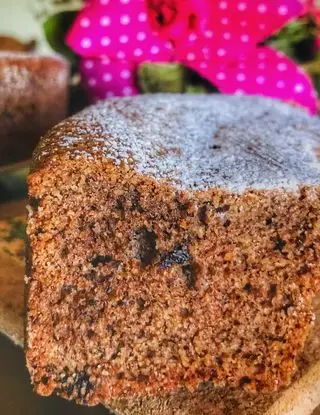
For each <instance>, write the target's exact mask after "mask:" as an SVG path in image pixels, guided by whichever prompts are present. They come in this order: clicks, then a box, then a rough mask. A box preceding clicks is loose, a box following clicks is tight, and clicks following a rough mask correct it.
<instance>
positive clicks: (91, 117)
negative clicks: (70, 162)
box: [35, 94, 320, 192]
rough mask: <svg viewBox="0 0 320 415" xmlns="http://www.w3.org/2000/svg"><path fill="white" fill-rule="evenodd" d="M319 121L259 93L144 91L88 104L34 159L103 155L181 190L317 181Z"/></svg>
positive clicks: (268, 186) (44, 142) (291, 185)
mask: <svg viewBox="0 0 320 415" xmlns="http://www.w3.org/2000/svg"><path fill="white" fill-rule="evenodd" d="M319 153H320V121H319V120H318V118H316V117H314V118H312V117H310V116H308V115H307V114H306V113H305V112H304V111H302V110H300V109H297V108H293V107H291V106H289V105H286V104H282V103H280V102H277V101H273V100H269V99H265V98H260V97H243V96H224V95H218V94H214V95H175V94H159V95H140V96H137V97H133V98H132V97H130V98H129V97H127V98H115V99H110V100H108V101H106V102H102V103H99V104H97V105H95V106H92V107H89V108H87V109H85V110H84V111H82V112H80V113H79V114H77V115H75V116H73V117H71V118H69V119H67V120H66V121H64V122H62V123H61V124H59V125H58V126H56V127H55V128H54V129H53V130H51V131H50V132H49V134H47V136H46V137H45V138H44V139H43V140H42V141H41V143H40V145H39V147H38V151H37V152H36V155H35V162H36V166H37V163H42V162H49V161H50V160H51V161H52V160H55V159H56V156H57V155H58V154H68V156H70V158H75V157H76V158H81V157H85V158H87V159H92V160H93V159H95V158H97V157H99V158H100V157H103V158H106V159H111V160H112V161H113V162H114V163H116V164H119V163H120V162H125V163H129V164H130V165H132V167H133V168H134V169H135V170H136V171H137V172H139V173H142V174H145V175H149V176H151V177H153V178H155V179H157V180H165V181H169V182H171V183H173V184H174V185H175V186H176V187H177V188H179V189H182V190H206V189H208V188H224V189H226V190H229V191H233V192H242V191H244V190H245V189H274V188H279V187H281V188H285V189H289V190H291V189H292V190H294V189H296V188H297V187H299V186H300V185H311V186H312V185H320V169H319V167H320V163H319V159H318V157H317V156H318V155H319Z"/></svg>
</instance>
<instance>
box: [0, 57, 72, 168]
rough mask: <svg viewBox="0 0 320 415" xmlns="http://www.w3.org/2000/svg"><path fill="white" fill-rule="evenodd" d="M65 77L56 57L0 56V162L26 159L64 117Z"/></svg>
mask: <svg viewBox="0 0 320 415" xmlns="http://www.w3.org/2000/svg"><path fill="white" fill-rule="evenodd" d="M68 78H69V67H68V64H67V62H65V61H64V60H62V59H60V58H57V57H50V56H41V55H33V54H28V53H24V54H23V53H20V54H19V53H18V54H17V53H8V52H6V53H4V52H2V53H0V79H1V80H0V94H1V102H0V126H1V132H0V163H4V162H6V163H9V162H13V161H18V160H22V159H23V158H26V157H30V156H31V153H32V151H33V149H34V147H35V145H36V144H37V142H38V140H39V138H40V136H41V135H42V134H44V133H45V132H46V131H47V130H48V129H49V128H50V127H52V126H53V125H55V124H56V123H58V122H59V121H61V120H62V119H63V118H65V116H66V114H67V105H68Z"/></svg>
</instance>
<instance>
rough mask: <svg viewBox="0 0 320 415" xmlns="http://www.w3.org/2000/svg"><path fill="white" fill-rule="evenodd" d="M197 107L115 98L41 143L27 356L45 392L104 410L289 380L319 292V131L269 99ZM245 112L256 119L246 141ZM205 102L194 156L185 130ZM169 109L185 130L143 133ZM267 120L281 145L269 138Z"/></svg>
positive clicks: (194, 102)
mask: <svg viewBox="0 0 320 415" xmlns="http://www.w3.org/2000/svg"><path fill="white" fill-rule="evenodd" d="M202 99H203V97H201V98H200V97H190V98H187V101H184V100H183V98H182V97H179V96H168V97H164V96H160V97H155V98H151V97H139V98H135V99H132V98H131V99H123V100H112V101H110V102H107V103H104V104H100V106H98V107H96V108H91V109H89V110H86V111H85V112H83V113H80V115H77V116H75V117H72V118H71V119H69V120H67V121H65V122H64V123H62V124H60V125H59V126H57V127H56V128H54V129H53V130H51V132H50V133H49V134H48V135H47V136H46V137H45V138H44V140H43V141H42V142H41V144H40V146H39V147H38V150H37V152H36V153H35V158H34V166H33V172H32V174H31V175H30V177H29V195H30V204H29V223H28V238H29V241H30V249H31V252H32V253H31V259H32V263H31V266H30V269H29V272H28V276H27V283H28V287H29V289H30V295H29V299H28V325H27V349H26V354H27V363H28V368H29V370H30V373H31V377H32V380H33V382H34V385H35V387H36V390H37V391H38V392H39V393H41V394H45V395H46V394H51V393H52V392H53V391H57V392H58V393H59V394H61V395H62V396H64V397H67V398H69V399H71V398H72V399H76V400H78V401H79V402H81V403H87V404H97V403H99V402H103V403H105V402H109V401H112V400H115V399H121V398H123V399H131V398H134V397H136V398H139V397H142V396H144V395H146V396H165V395H166V394H167V393H172V392H174V391H177V390H178V389H179V388H186V389H187V390H189V391H195V390H196V389H197V388H199V387H200V388H201V387H204V388H206V386H205V384H206V382H209V383H210V384H211V383H213V384H214V385H215V386H219V387H223V386H227V387H231V388H233V387H240V389H243V390H245V391H246V393H257V392H259V393H270V392H276V391H278V390H279V389H280V388H281V387H283V386H285V385H287V384H288V383H289V382H290V381H291V379H292V375H293V374H294V372H295V370H296V360H297V357H298V356H299V354H300V352H301V350H302V348H303V346H304V344H305V340H306V338H307V336H308V334H309V331H310V329H311V326H312V322H313V320H314V315H313V311H312V300H313V298H314V296H315V293H316V292H318V290H319V264H318V241H319V237H320V235H319V220H318V217H319V208H320V202H319V200H320V199H319V196H320V194H319V193H320V186H319V184H320V174H319V170H318V167H317V156H316V150H315V149H316V148H317V143H318V142H319V133H317V128H316V127H317V126H319V122H318V121H315V120H313V119H311V118H308V117H307V116H306V115H304V114H303V113H302V112H300V111H298V110H295V109H292V108H290V107H286V106H283V105H281V104H277V103H272V102H270V101H264V100H261V99H258V100H257V99H251V98H250V99H249V98H248V101H247V100H246V99H243V101H242V100H240V101H239V99H238V98H227V97H208V98H205V105H200V103H201V102H203V101H202ZM242 102H243V108H246V111H247V110H248V109H249V108H251V107H255V106H257V103H259V106H260V107H261V108H260V109H259V110H257V111H256V112H254V113H253V114H251V116H253V121H252V131H253V132H252V133H251V130H250V131H249V132H248V134H247V136H243V140H242V141H241V142H240V141H237V140H235V136H236V135H237V128H238V129H239V130H240V132H241V131H242V128H244V127H246V126H248V125H249V116H247V119H245V114H246V111H245V112H243V111H242V110H239V104H240V103H242ZM222 104H223V105H226V106H227V108H226V107H225V108H224V110H223V111H222V110H220V109H217V108H219V107H223V105H222ZM199 105H200V109H201V111H202V112H203V111H205V114H203V117H204V118H203V120H204V121H203V123H202V127H203V130H204V131H205V132H206V134H207V135H206V137H207V141H204V136H203V137H200V139H199V143H200V144H201V142H202V144H201V145H200V144H199V143H198V144H197V145H199V146H200V147H201V148H200V147H195V146H194V140H195V139H196V137H197V135H196V133H197V129H196V130H195V129H192V128H191V125H189V124H188V123H186V124H185V123H184V121H186V122H187V120H188V117H189V116H190V114H192V112H193V111H194V110H198V106H199ZM160 108H162V110H161V109H160ZM226 109H228V111H227V116H226V117H225V115H224V112H225V111H226ZM144 111H145V112H146V116H145V117H144V116H142V113H144ZM161 111H164V112H166V113H167V116H166V117H165V116H162V118H161V117H160V118H161V123H160V124H163V123H164V122H165V120H166V119H167V122H168V123H169V122H170V121H171V120H172V119H177V117H178V116H179V114H180V119H179V120H178V121H177V123H178V124H180V129H181V132H180V134H178V130H177V129H175V128H176V127H175V126H173V131H174V133H171V132H170V134H169V132H168V131H169V127H168V129H166V128H167V127H164V128H163V129H162V132H161V131H160V130H159V131H158V128H159V127H158V124H157V123H155V124H156V125H155V126H153V125H151V124H150V123H149V122H148V121H150V120H151V119H152V117H156V114H157V113H158V112H161ZM199 111H200V110H199ZM239 111H240V116H239ZM97 112H98V113H99V115H97ZM115 114H118V115H115ZM185 114H187V115H185ZM213 116H214V117H215V118H214V122H213V124H214V128H213V127H212V125H211V123H212V117H213ZM219 116H221V117H222V118H223V117H225V118H223V120H222V121H221V119H220V118H219ZM255 117H256V118H255ZM283 117H284V118H285V121H282V118H283ZM218 121H219V122H220V124H219V122H218ZM264 121H266V124H264ZM228 123H229V129H230V131H229V130H228V127H227V125H228ZM145 124H147V127H145V130H144V129H143V126H144V125H145ZM218 124H219V129H218V131H219V134H220V133H221V131H223V140H221V148H220V149H219V150H221V151H222V153H223V155H222V156H221V154H220V155H217V154H216V150H218V149H217V148H216V147H215V148H213V149H212V158H213V159H214V161H212V160H211V159H210V157H209V156H208V157H206V158H205V159H203V158H202V159H199V158H191V159H190V157H189V156H191V153H190V152H189V153H188V151H191V150H190V148H191V149H192V154H193V152H195V151H198V152H200V153H201V155H204V154H205V152H207V151H208V149H209V145H208V143H207V142H209V144H210V146H212V141H211V140H213V142H214V144H213V145H214V146H217V145H218V144H216V141H215V140H216V139H217V138H216V137H215V136H214V134H215V131H216V130H215V129H216V126H217V125H218ZM260 124H261V125H262V126H263V125H268V126H270V128H271V126H272V125H276V127H275V128H276V129H273V130H272V131H271V132H272V134H273V133H275V132H277V134H278V135H279V137H280V138H281V137H282V138H283V137H284V135H285V134H287V135H289V137H287V138H286V143H283V142H279V143H278V141H277V140H276V139H274V140H273V141H272V142H271V143H270V142H269V140H270V139H271V138H270V137H271V136H270V134H271V133H270V134H269V133H268V134H265V131H264V128H263V127H262V126H261V127H259V128H258V126H259V125H260ZM164 125H165V124H164ZM221 125H224V127H223V128H222V129H221ZM129 127H130V128H129ZM150 129H151V131H150ZM115 130H117V132H116V131H115ZM147 130H148V131H149V136H148V134H147ZM170 131H171V129H170ZM243 131H244V130H243ZM167 132H168V134H169V135H167ZM176 133H177V134H176ZM258 133H259V134H260V135H257V134H258ZM272 134H271V135H272ZM161 136H162V138H163V139H162V141H161V143H160V141H159V140H160V138H161ZM148 137H149V138H148ZM240 137H242V135H241V134H240ZM246 137H247V138H246ZM254 137H256V138H255V139H254ZM130 139H131V140H132V142H131V150H129V143H130ZM174 139H175V141H173V140H174ZM245 139H247V141H245ZM139 140H140V141H139ZM148 140H149V141H148ZM236 143H238V144H239V147H240V150H239V149H236V150H235V149H234V148H233V146H234V145H235V144H236ZM262 143H263V144H264V146H262ZM143 144H145V149H144V151H143V154H142V150H141V147H142V145H143ZM219 145H220V144H219ZM160 146H161V152H160V153H159V149H160ZM223 146H226V149H225V150H223V149H222V147H223ZM248 147H250V149H253V148H254V150H250V149H249V150H248ZM139 148H140V150H139ZM186 149H187V150H186ZM265 149H267V150H265ZM264 150H265V151H264ZM185 151H186V154H184V152H185ZM299 151H300V159H301V165H299V163H298V160H299V157H298V153H297V152H299ZM237 152H238V155H236V153H237ZM301 152H302V154H301ZM140 153H141V154H140ZM248 154H249V156H248ZM272 154H279V160H280V161H279V162H277V163H278V164H277V163H273V161H272V160H274V159H275V156H274V157H272V158H270V157H271V156H270V155H272ZM140 156H141V157H140ZM242 156H243V157H242ZM142 157H144V158H143V159H141V158H142ZM223 160H224V161H225V163H226V166H231V165H230V163H231V160H234V162H237V163H238V164H239V163H240V161H241V160H243V161H242V163H243V164H242V165H240V166H239V165H238V167H239V168H238V173H239V174H238V176H239V177H236V173H235V172H236V168H235V167H232V168H231V167H230V169H231V170H230V171H229V176H228V180H227V178H225V177H224V175H225V173H226V170H225V168H224V167H223V165H222V161H223ZM270 160H271V161H270ZM157 162H158V164H157V165H156V166H155V163H157ZM187 163H190V164H191V166H190V171H191V172H187V173H185V170H186V169H188V164H187ZM202 163H209V166H208V165H204V166H203V165H202ZM214 163H215V164H214ZM251 164H253V166H252V165H251ZM270 164H271V166H272V167H270ZM174 165H175V168H173V166H174ZM214 165H216V166H219V169H218V170H219V171H215V172H214V173H212V172H211V170H212V169H213V168H214V167H213V166H214ZM246 166H248V169H249V172H250V174H251V176H250V175H249V176H250V177H251V179H250V180H249V179H248V172H247V171H245V167H246ZM266 166H269V167H268V168H269V170H268V171H267V172H264V169H266V168H267V167H266ZM209 168H210V169H209ZM217 168H218V167H217ZM220 169H222V170H220ZM270 176H271V177H270ZM192 178H193V179H192ZM227 183H228V184H227ZM240 184H241V185H240ZM39 298H40V299H42V301H40V302H39ZM201 385H202V386H201ZM151 413H152V412H151ZM182 413H183V412H182ZM207 413H210V412H207Z"/></svg>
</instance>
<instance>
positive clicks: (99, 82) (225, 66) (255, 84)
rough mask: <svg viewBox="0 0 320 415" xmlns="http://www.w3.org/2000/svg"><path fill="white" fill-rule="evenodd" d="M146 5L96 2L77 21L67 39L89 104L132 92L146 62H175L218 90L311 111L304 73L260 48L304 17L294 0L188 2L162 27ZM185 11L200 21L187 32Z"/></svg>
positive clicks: (138, 0) (133, 0) (128, 0)
mask: <svg viewBox="0 0 320 415" xmlns="http://www.w3.org/2000/svg"><path fill="white" fill-rule="evenodd" d="M151 1H152V0H151ZM157 4H158V3H157V2H155V5H156V6H155V7H159V6H157ZM161 4H162V3H161ZM147 5H148V2H146V1H144V0H112V1H111V0H110V1H109V0H96V1H92V2H89V3H87V5H86V7H84V8H83V10H82V11H81V12H80V13H79V15H78V17H77V18H76V21H75V23H74V25H73V27H72V29H71V31H70V33H69V34H68V37H67V42H68V44H69V45H70V46H71V47H72V48H73V49H74V50H75V51H76V52H77V53H78V54H80V55H81V56H82V57H83V59H82V65H81V68H82V74H81V75H82V78H83V79H84V80H85V83H86V85H87V88H88V91H89V93H90V96H92V99H94V100H96V99H99V98H105V97H106V96H111V95H110V93H111V92H112V96H113V95H115V96H117V95H131V94H135V93H137V88H136V86H135V81H136V74H135V71H136V69H137V66H138V65H139V64H140V63H142V62H144V61H149V62H172V61H177V62H180V63H183V64H185V65H186V66H189V67H190V68H192V69H194V70H195V71H197V72H199V73H200V74H201V75H202V76H203V77H204V78H206V79H207V80H209V81H211V82H212V83H213V84H214V85H216V86H217V87H218V88H219V89H220V90H221V91H222V92H225V93H246V94H261V95H267V96H271V97H276V98H281V99H284V100H290V101H296V102H297V103H298V104H299V105H304V106H306V107H308V108H309V109H310V111H311V112H313V111H315V93H314V89H313V88H312V86H311V84H310V81H309V79H308V78H307V77H306V75H305V73H304V72H303V71H298V70H297V67H296V66H295V65H294V64H293V63H292V62H291V61H290V60H289V59H288V58H286V57H285V56H284V55H283V54H282V53H279V52H275V51H273V50H272V49H270V48H268V47H258V46H257V45H258V44H259V43H260V42H261V41H263V40H264V39H265V38H266V37H268V36H269V35H270V34H271V33H273V32H275V31H276V30H278V29H280V28H281V27H282V26H283V25H284V24H285V23H286V22H287V21H288V20H289V19H292V18H293V17H296V16H298V15H299V14H300V13H301V10H302V6H301V3H300V1H299V0H216V1H209V0H203V1H201V2H200V1H198V2H194V1H193V0H185V2H184V6H183V7H181V8H180V9H177V15H176V16H171V17H172V21H170V22H169V24H166V25H163V26H161V25H159V22H158V21H157V19H156V18H155V17H156V15H155V14H152V12H151V9H150V10H149V9H148V7H147ZM190 14H193V15H194V16H196V19H198V23H199V24H198V25H196V28H193V29H192V30H190V29H189V28H188V24H187V23H186V22H189V20H188V19H189V17H190ZM270 59H271V61H270ZM117 71H118V72H117Z"/></svg>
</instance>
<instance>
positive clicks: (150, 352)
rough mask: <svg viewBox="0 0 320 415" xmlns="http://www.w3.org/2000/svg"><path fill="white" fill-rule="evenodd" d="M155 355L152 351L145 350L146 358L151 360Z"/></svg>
mask: <svg viewBox="0 0 320 415" xmlns="http://www.w3.org/2000/svg"><path fill="white" fill-rule="evenodd" d="M154 355H155V353H154V351H152V350H147V353H146V356H147V357H148V358H149V359H151V358H152V357H154Z"/></svg>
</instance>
